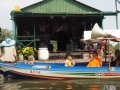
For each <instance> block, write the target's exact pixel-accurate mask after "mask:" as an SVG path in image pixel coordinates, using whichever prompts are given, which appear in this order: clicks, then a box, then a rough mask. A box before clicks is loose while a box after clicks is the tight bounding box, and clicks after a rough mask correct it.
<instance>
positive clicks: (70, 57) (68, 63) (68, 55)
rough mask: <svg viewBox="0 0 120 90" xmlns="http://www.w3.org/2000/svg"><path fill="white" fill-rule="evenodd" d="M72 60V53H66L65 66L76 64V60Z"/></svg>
mask: <svg viewBox="0 0 120 90" xmlns="http://www.w3.org/2000/svg"><path fill="white" fill-rule="evenodd" d="M71 60H72V56H71V54H66V61H65V66H68V67H71V66H74V65H75V64H76V61H74V62H71Z"/></svg>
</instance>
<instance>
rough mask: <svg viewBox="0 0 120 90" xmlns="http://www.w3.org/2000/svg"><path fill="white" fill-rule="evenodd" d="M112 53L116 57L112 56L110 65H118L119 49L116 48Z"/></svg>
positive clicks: (119, 58) (119, 62) (119, 61)
mask: <svg viewBox="0 0 120 90" xmlns="http://www.w3.org/2000/svg"><path fill="white" fill-rule="evenodd" d="M114 54H115V57H116V59H115V60H114V57H113V56H112V58H111V63H110V65H111V66H112V67H115V66H120V51H119V50H118V49H117V50H115V53H114Z"/></svg>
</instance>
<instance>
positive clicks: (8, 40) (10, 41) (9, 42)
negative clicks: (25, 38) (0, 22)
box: [2, 38, 15, 46]
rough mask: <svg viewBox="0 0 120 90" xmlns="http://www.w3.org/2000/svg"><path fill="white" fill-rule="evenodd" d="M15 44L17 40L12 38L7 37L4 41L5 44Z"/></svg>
mask: <svg viewBox="0 0 120 90" xmlns="http://www.w3.org/2000/svg"><path fill="white" fill-rule="evenodd" d="M14 44H15V40H11V39H10V38H8V39H6V40H5V41H3V42H2V45H3V46H12V45H14Z"/></svg>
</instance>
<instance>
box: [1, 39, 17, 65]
mask: <svg viewBox="0 0 120 90" xmlns="http://www.w3.org/2000/svg"><path fill="white" fill-rule="evenodd" d="M14 44H15V41H14V40H11V39H9V38H8V39H6V40H5V41H3V42H2V45H3V46H4V53H3V55H2V57H1V58H0V59H1V60H2V61H3V62H9V63H13V62H16V60H17V57H16V56H17V54H16V49H15V47H14V46H13V45H14Z"/></svg>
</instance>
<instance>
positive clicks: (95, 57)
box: [87, 51, 102, 67]
mask: <svg viewBox="0 0 120 90" xmlns="http://www.w3.org/2000/svg"><path fill="white" fill-rule="evenodd" d="M101 66H102V60H101V59H100V58H99V57H98V53H97V52H96V51H94V52H93V58H92V59H91V60H90V62H89V63H88V65H87V67H101Z"/></svg>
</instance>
